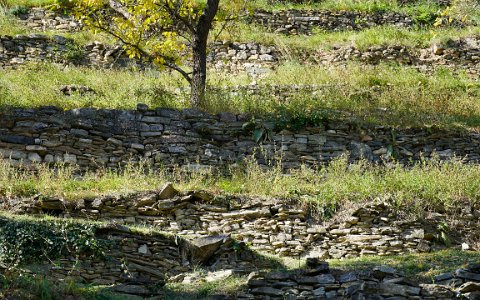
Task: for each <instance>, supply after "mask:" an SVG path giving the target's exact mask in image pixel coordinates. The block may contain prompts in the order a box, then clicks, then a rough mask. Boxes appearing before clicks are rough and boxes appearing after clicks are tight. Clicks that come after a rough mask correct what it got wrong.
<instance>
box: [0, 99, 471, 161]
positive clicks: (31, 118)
mask: <svg viewBox="0 0 480 300" xmlns="http://www.w3.org/2000/svg"><path fill="white" fill-rule="evenodd" d="M139 109H140V110H136V111H129V110H107V109H100V110H97V109H93V108H85V109H74V110H69V111H62V110H59V109H57V108H54V107H45V108H40V109H13V110H9V111H2V112H0V154H2V156H3V157H4V158H7V159H10V160H11V162H12V163H14V164H19V163H21V162H23V163H25V164H27V165H28V163H31V162H38V163H40V162H44V163H55V162H65V163H70V164H76V165H78V166H79V167H80V168H91V169H94V168H98V167H113V168H117V167H119V166H122V165H125V164H126V163H127V162H129V161H130V162H138V161H140V160H149V163H150V164H151V166H152V167H154V168H156V167H161V166H163V167H165V166H166V167H168V166H175V165H182V166H184V167H186V168H189V167H193V168H198V167H204V166H225V165H228V164H232V163H238V162H242V161H244V159H245V158H250V157H252V155H254V156H255V158H256V159H257V161H258V163H259V164H267V161H268V160H270V159H275V158H278V157H279V156H280V155H281V157H282V166H283V168H285V169H289V168H296V167H299V166H300V165H302V164H306V165H315V164H321V163H326V162H329V161H330V160H331V159H333V158H336V157H339V156H341V155H343V154H345V153H347V152H350V157H351V159H358V158H360V157H364V158H366V159H368V160H371V161H377V162H380V161H382V160H388V157H389V152H388V151H387V149H388V148H393V155H395V156H396V157H397V159H398V160H399V161H400V162H403V163H407V164H408V163H411V162H412V161H415V160H419V159H421V157H426V158H428V157H430V156H431V155H432V154H434V153H436V154H437V155H438V156H439V157H440V158H441V159H449V158H452V157H453V156H454V155H456V156H458V157H460V158H462V159H463V160H464V161H465V162H478V161H479V160H480V147H479V146H480V136H479V134H478V133H474V132H464V133H456V132H447V131H442V130H439V129H435V128H430V129H425V128H423V129H413V128H412V129H393V128H388V127H384V126H372V127H363V126H358V125H356V124H349V123H342V122H333V121H325V122H324V124H323V125H320V126H317V127H307V128H304V129H301V130H298V131H289V130H286V129H284V130H281V131H278V132H274V133H273V135H272V138H271V140H266V141H264V142H263V143H261V145H259V144H257V143H256V142H255V141H254V139H253V137H252V132H251V131H248V130H247V131H246V130H245V129H244V128H243V125H244V124H245V123H246V122H248V121H250V120H251V119H250V117H248V116H245V115H234V114H229V113H222V114H218V115H210V114H207V113H204V112H200V111H197V110H192V109H185V110H182V111H177V110H172V109H162V108H159V109H156V110H146V108H145V107H143V106H142V105H140V106H139ZM257 124H262V126H265V127H267V128H268V127H269V128H273V127H275V124H274V123H273V122H262V121H257ZM392 132H394V134H392Z"/></svg>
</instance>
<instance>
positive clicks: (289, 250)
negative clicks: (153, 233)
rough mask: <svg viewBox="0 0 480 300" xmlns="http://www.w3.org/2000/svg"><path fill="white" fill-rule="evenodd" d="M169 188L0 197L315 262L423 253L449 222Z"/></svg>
mask: <svg viewBox="0 0 480 300" xmlns="http://www.w3.org/2000/svg"><path fill="white" fill-rule="evenodd" d="M169 189H170V194H168V195H166V194H165V190H169ZM171 189H172V188H171V187H170V186H168V185H167V186H166V187H165V188H163V189H162V191H160V192H146V193H140V194H134V195H128V196H116V197H114V196H109V197H103V198H96V199H85V200H82V201H78V202H69V201H63V200H62V199H49V198H45V197H42V198H41V199H38V200H36V201H35V200H34V201H32V199H24V200H7V199H4V200H3V203H2V204H3V206H4V207H6V208H8V209H10V210H13V211H16V212H17V213H22V214H25V213H27V214H33V215H42V214H45V213H48V214H54V215H57V216H60V217H74V218H81V219H89V220H99V221H108V222H110V223H115V224H122V225H139V224H143V225H146V226H148V227H151V228H157V229H159V230H161V231H164V232H169V233H171V234H176V235H180V236H187V237H189V238H194V237H195V238H202V237H208V236H223V235H227V236H231V237H232V238H233V239H235V240H236V241H239V242H242V243H245V244H247V245H250V246H251V247H252V249H254V250H257V251H262V252H266V253H271V254H276V255H279V256H288V257H317V258H320V259H329V258H336V259H339V258H353V257H359V256H365V255H381V256H383V255H399V254H407V253H415V252H429V251H431V250H432V249H435V247H439V246H438V245H436V244H434V242H435V237H436V236H437V235H438V232H437V231H438V230H437V227H436V225H438V224H441V223H442V222H449V221H448V216H446V215H443V214H438V215H436V216H435V217H427V218H426V219H425V220H405V219H404V218H403V217H402V216H401V215H399V213H398V211H396V210H394V209H393V208H392V207H391V206H390V205H389V204H387V203H382V202H378V203H377V202H373V203H370V204H366V205H363V206H362V207H361V208H358V209H354V210H352V211H351V212H350V213H348V214H346V215H345V216H344V217H343V218H341V219H338V220H336V219H334V220H333V221H331V222H330V223H329V224H325V223H323V222H322V221H319V220H317V219H315V218H314V217H312V216H311V215H310V209H309V206H308V205H306V204H300V203H295V202H294V201H286V200H275V199H273V200H267V199H251V198H247V197H233V196H229V197H216V198H215V197H213V196H212V195H210V194H208V193H206V192H202V191H194V192H186V193H184V194H177V192H174V191H171ZM175 194H177V195H175ZM479 217H480V211H479V210H476V209H474V208H472V211H471V212H470V213H464V214H461V215H459V216H458V217H456V221H457V225H458V226H457V227H463V230H458V231H455V233H454V234H453V233H452V235H454V236H455V237H456V238H453V239H452V242H453V243H454V244H456V245H460V244H462V243H465V242H467V241H468V242H470V239H471V238H478V236H476V230H475V228H478V226H479V225H480V223H479V221H478V218H479ZM452 228H454V227H453V226H452ZM448 234H449V233H448ZM225 263H228V262H224V264H225Z"/></svg>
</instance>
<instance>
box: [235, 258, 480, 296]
mask: <svg viewBox="0 0 480 300" xmlns="http://www.w3.org/2000/svg"><path fill="white" fill-rule="evenodd" d="M248 285H249V290H248V293H247V294H246V295H243V297H240V299H432V300H433V299H445V300H447V299H478V297H479V295H480V264H470V265H468V266H467V267H466V268H461V269H457V270H456V271H455V272H454V273H453V274H451V273H446V274H442V275H439V276H436V278H435V283H434V284H419V283H418V282H416V281H414V280H412V279H411V278H406V277H405V276H404V275H403V274H402V273H401V272H398V271H396V270H395V269H393V268H391V267H387V266H379V267H374V268H373V269H372V270H368V271H353V272H339V271H338V270H329V267H328V264H326V263H325V262H316V261H314V260H307V268H306V269H304V270H296V271H295V272H271V273H265V272H264V273H257V274H256V275H255V276H252V277H251V279H250V280H249V282H248Z"/></svg>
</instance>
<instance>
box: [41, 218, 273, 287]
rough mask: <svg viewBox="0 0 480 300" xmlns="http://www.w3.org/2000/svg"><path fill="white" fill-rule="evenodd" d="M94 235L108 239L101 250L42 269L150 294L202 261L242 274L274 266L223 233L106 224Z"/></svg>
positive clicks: (213, 267) (210, 267) (204, 264)
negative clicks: (195, 235)
mask: <svg viewBox="0 0 480 300" xmlns="http://www.w3.org/2000/svg"><path fill="white" fill-rule="evenodd" d="M96 238H97V240H98V241H99V242H102V243H105V244H106V245H108V246H107V248H106V249H105V250H104V255H103V256H97V257H93V258H89V257H88V256H86V255H85V253H81V255H79V256H78V257H65V258H61V259H58V260H56V261H55V263H54V264H52V263H51V262H50V263H47V264H45V265H43V268H41V270H42V271H41V272H42V273H43V274H45V275H47V276H48V277H49V278H52V279H56V280H62V281H63V280H65V279H70V280H74V281H76V282H84V283H89V284H94V285H114V287H113V289H114V291H116V292H121V293H125V294H134V295H139V296H152V295H155V294H157V293H158V292H159V288H160V287H162V286H163V285H164V284H165V282H166V280H168V279H170V278H175V277H176V276H182V274H185V273H188V272H192V271H194V269H195V268H198V267H200V266H201V267H203V268H205V269H207V270H209V271H210V272H216V271H218V270H225V269H227V270H231V272H232V273H234V274H242V275H244V274H249V273H250V272H253V271H257V270H260V269H268V268H272V267H275V266H274V265H273V264H272V262H271V261H268V260H267V259H265V258H262V257H260V256H259V255H258V254H256V253H254V252H253V251H251V250H250V249H248V247H246V246H245V244H243V243H240V244H239V243H236V242H234V241H233V240H232V239H231V238H230V237H228V236H226V235H221V236H210V237H204V238H200V239H193V240H192V239H190V240H186V239H183V238H181V237H178V236H174V235H172V234H169V233H166V234H164V233H148V234H144V233H141V232H137V231H134V230H131V229H129V228H128V227H123V226H116V225H106V226H103V227H101V228H99V229H97V233H96ZM38 263H39V264H41V262H38ZM37 269H38V266H37Z"/></svg>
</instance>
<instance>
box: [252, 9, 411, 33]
mask: <svg viewBox="0 0 480 300" xmlns="http://www.w3.org/2000/svg"><path fill="white" fill-rule="evenodd" d="M251 19H252V21H253V22H256V23H259V24H261V25H264V26H266V27H268V28H270V29H271V30H274V31H275V32H278V33H287V34H308V33H311V31H312V29H314V28H320V29H324V30H333V31H340V30H361V29H366V28H369V27H373V26H380V25H394V26H398V27H410V26H412V25H413V21H412V20H411V19H410V17H408V16H406V15H403V14H399V13H395V12H376V13H372V14H367V13H360V12H349V11H338V12H334V11H327V10H319V11H314V10H312V11H305V10H284V11H278V12H268V11H257V12H255V13H254V15H253V16H252V18H251Z"/></svg>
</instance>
